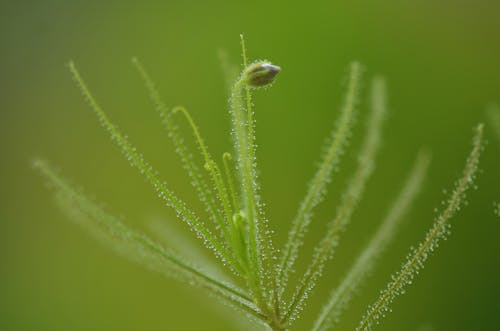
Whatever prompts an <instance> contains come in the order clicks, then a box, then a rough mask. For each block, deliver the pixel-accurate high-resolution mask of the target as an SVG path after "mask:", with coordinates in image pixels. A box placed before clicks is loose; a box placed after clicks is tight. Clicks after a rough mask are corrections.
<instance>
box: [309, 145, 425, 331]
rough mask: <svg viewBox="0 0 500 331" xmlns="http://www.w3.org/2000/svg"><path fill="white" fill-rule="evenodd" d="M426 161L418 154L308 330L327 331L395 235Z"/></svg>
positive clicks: (422, 179) (411, 201)
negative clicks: (396, 195) (373, 229)
mask: <svg viewBox="0 0 500 331" xmlns="http://www.w3.org/2000/svg"><path fill="white" fill-rule="evenodd" d="M429 161H430V157H429V155H428V154H427V153H422V152H421V153H419V155H418V157H417V160H416V161H415V164H414V166H413V169H412V171H411V172H410V174H409V176H408V178H407V179H406V182H405V184H404V186H403V188H402V190H401V192H400V193H399V196H398V197H397V199H396V201H395V202H394V203H393V205H392V208H391V209H390V210H389V212H388V213H387V215H386V217H385V218H384V220H383V222H382V224H381V225H380V227H379V229H378V230H377V232H376V233H375V235H374V236H373V238H372V239H371V240H370V242H369V243H368V245H367V246H366V247H365V248H364V249H363V251H362V253H361V255H360V256H359V257H358V259H357V260H356V262H355V263H354V265H353V266H352V267H351V269H350V270H349V272H348V273H347V275H346V276H345V277H344V278H343V280H342V282H341V283H340V285H339V286H338V287H337V288H336V289H335V290H334V291H332V294H331V295H330V298H329V299H328V302H327V304H326V305H325V306H324V307H323V310H322V311H321V314H320V315H319V316H318V318H317V319H316V321H315V323H314V326H313V328H312V331H326V330H329V329H330V328H331V327H332V326H333V324H334V323H336V322H337V320H338V318H339V317H340V315H341V313H342V312H343V311H344V310H345V309H346V308H347V306H348V304H349V301H350V300H351V297H352V295H353V293H354V292H355V291H356V290H357V289H358V287H359V285H360V284H361V283H362V282H363V280H364V279H365V278H366V277H367V276H368V275H369V274H370V272H371V271H372V270H373V268H374V266H375V264H376V262H377V260H378V259H379V257H380V255H381V254H382V252H383V251H384V250H385V248H386V247H387V245H388V244H389V243H390V241H391V240H392V239H393V237H394V235H395V234H396V230H397V228H398V226H399V225H400V223H401V221H402V219H403V216H404V215H405V214H406V213H407V212H408V210H409V209H410V206H411V204H412V203H413V201H414V200H415V198H416V196H417V194H418V193H419V192H420V189H421V186H422V183H423V181H424V177H425V174H426V172H427V168H428V165H429Z"/></svg>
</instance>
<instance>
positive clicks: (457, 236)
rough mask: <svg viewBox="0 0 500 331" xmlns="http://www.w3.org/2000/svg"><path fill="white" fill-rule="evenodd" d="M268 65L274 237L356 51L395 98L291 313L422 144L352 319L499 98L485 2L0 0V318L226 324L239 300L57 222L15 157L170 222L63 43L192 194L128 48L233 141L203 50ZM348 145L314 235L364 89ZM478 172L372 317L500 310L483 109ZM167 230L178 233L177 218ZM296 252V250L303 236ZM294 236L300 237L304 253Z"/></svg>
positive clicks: (337, 266) (303, 181) (333, 198)
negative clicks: (351, 198)
mask: <svg viewBox="0 0 500 331" xmlns="http://www.w3.org/2000/svg"><path fill="white" fill-rule="evenodd" d="M240 33H244V34H245V36H246V39H247V44H248V53H249V56H250V57H251V58H252V59H257V58H260V59H262V58H266V59H270V60H272V61H274V62H275V63H277V64H279V65H281V66H282V68H283V72H282V73H281V74H280V77H279V79H278V81H277V83H276V84H275V85H274V86H273V87H272V89H270V90H267V91H259V92H258V93H257V95H256V99H255V103H256V109H257V114H256V116H257V123H258V127H257V130H258V144H259V148H258V157H259V164H260V168H261V179H262V186H263V193H262V194H263V198H264V199H265V201H266V202H267V207H266V211H267V213H268V215H269V218H270V220H271V226H272V228H273V229H274V230H275V231H276V241H277V242H278V243H280V244H281V243H283V240H284V238H285V236H286V232H287V230H288V227H289V225H290V220H291V219H292V218H293V215H294V213H295V211H296V208H297V207H296V206H297V205H298V203H299V201H300V199H301V197H302V196H303V194H304V192H305V188H306V185H307V182H308V179H309V178H310V177H311V175H312V174H313V171H314V169H315V164H317V162H318V160H319V152H320V150H321V146H322V143H323V142H324V139H325V137H327V136H328V134H329V131H330V129H331V128H332V126H333V123H334V121H335V119H336V117H337V114H338V109H339V105H340V103H341V96H342V92H343V88H344V86H345V80H346V77H345V76H346V68H347V66H348V63H349V62H350V61H351V60H354V59H356V60H359V61H361V62H362V63H363V64H364V65H365V66H366V75H365V80H364V81H365V84H364V85H365V89H364V90H363V94H364V95H366V94H367V91H368V87H369V83H370V79H371V77H373V76H374V75H376V74H383V75H384V76H385V77H386V79H387V82H388V86H389V95H390V109H391V112H390V116H389V119H388V121H387V125H386V130H385V134H384V145H383V149H382V151H381V154H380V155H379V157H378V161H379V163H378V166H377V172H376V175H375V176H374V177H373V179H372V180H371V181H370V184H369V188H368V191H367V193H366V196H365V198H364V199H363V201H362V203H361V206H360V208H359V209H358V210H357V212H356V213H355V215H354V218H353V222H352V225H351V226H350V227H349V229H348V231H347V232H346V234H345V236H344V237H343V239H342V243H341V245H340V247H339V249H338V253H337V255H336V258H335V259H334V260H333V261H332V262H331V263H330V264H329V266H328V269H327V270H326V273H325V278H324V279H323V280H322V281H321V283H320V284H319V287H318V288H317V290H316V291H315V294H314V296H313V297H312V300H311V304H310V306H309V307H308V308H307V309H306V310H305V312H304V316H303V319H302V320H300V321H299V322H298V323H297V325H296V328H295V329H296V330H307V327H308V326H310V324H311V320H312V318H314V316H315V315H316V312H317V311H318V310H319V308H320V307H321V302H322V301H323V300H324V299H325V297H326V295H327V294H328V292H329V290H330V289H331V288H332V287H333V286H335V285H336V284H338V281H339V279H340V277H341V276H342V275H343V273H344V272H345V271H346V270H347V268H348V267H349V265H350V263H351V262H352V261H353V259H354V258H355V257H356V255H357V254H358V253H359V250H360V249H361V248H362V246H363V244H364V243H366V242H367V240H368V239H369V238H370V235H371V234H373V232H374V230H375V229H376V226H377V224H378V222H379V221H380V220H381V218H382V216H383V215H384V212H385V210H386V209H387V208H388V206H390V203H391V200H392V199H393V197H394V196H395V194H396V193H397V191H398V189H399V188H400V186H401V184H402V180H403V178H404V177H405V174H406V173H407V171H408V170H409V169H410V167H411V164H412V162H413V160H414V158H415V155H416V153H417V151H418V150H419V149H420V148H421V147H422V146H425V147H427V148H429V149H430V150H432V152H433V156H434V157H433V163H432V165H431V168H430V174H429V176H428V179H427V180H426V183H425V186H424V190H423V193H422V195H421V196H420V198H419V199H418V201H417V203H416V204H415V205H414V207H413V209H412V212H411V214H410V215H409V216H408V217H407V219H406V220H405V223H404V224H405V225H404V226H403V227H402V229H401V231H400V232H399V235H398V237H397V239H396V240H395V242H394V243H393V244H392V245H391V246H390V249H389V251H388V252H387V254H385V255H384V258H383V259H382V260H381V261H380V264H379V265H378V267H377V269H376V271H375V272H374V274H373V275H372V277H370V279H369V281H367V282H366V283H365V286H364V287H363V291H362V292H361V293H360V294H359V296H357V297H356V298H355V299H354V301H353V302H352V305H351V309H350V310H349V312H348V313H346V315H345V316H344V319H343V321H342V322H341V323H340V324H339V329H340V330H352V329H353V328H354V327H355V325H356V323H357V321H358V320H359V319H360V317H361V316H362V314H363V313H364V311H365V309H366V307H367V305H368V304H369V303H371V302H373V300H374V299H375V298H376V295H377V293H378V291H379V290H380V289H381V288H382V286H384V284H385V283H386V282H387V281H388V279H389V277H390V275H391V273H392V272H394V271H395V270H397V269H398V267H399V266H400V263H401V262H402V260H403V258H404V257H405V256H406V254H407V252H408V249H409V247H410V245H415V244H416V243H417V242H418V241H419V240H420V239H421V238H422V237H423V235H424V233H425V231H426V229H427V228H428V227H429V226H430V224H431V222H432V220H433V217H434V215H435V213H434V208H435V207H439V206H440V201H442V200H443V199H444V198H445V195H444V194H443V189H446V188H451V186H452V185H453V183H454V181H455V179H456V178H457V176H458V175H460V173H461V170H462V167H463V164H464V160H465V158H466V155H467V153H468V151H469V149H470V141H471V137H472V132H473V131H472V128H473V127H474V126H475V125H476V123H478V122H480V121H486V120H487V119H486V117H485V109H486V107H487V106H488V104H490V103H494V102H497V103H498V102H500V42H499V41H500V2H498V1H493V0H475V1H472V0H458V1H432V0H424V1H399V0H383V1H357V0H355V1H315V0H313V1H308V2H301V1H288V2H278V1H261V0H253V1H192V0H183V1H93V0H86V1H62V0H59V1H56V0H44V1H1V4H0V147H1V162H0V330H6V331H7V330H9V331H10V330H53V331H55V330H82V331H83V330H122V331H125V330H239V329H243V328H242V327H239V326H235V324H234V323H232V321H231V318H233V317H234V316H235V315H236V313H234V312H233V311H231V310H227V309H222V310H221V309H220V308H219V307H218V304H217V303H216V302H215V301H214V300H213V299H210V298H206V295H205V294H201V295H200V294H198V293H197V292H196V291H194V290H192V289H189V288H187V287H186V286H184V285H180V284H179V283H176V282H175V281H173V280H170V279H165V278H164V277H163V276H161V275H159V274H155V273H153V272H150V271H148V270H145V269H143V268H142V267H140V266H136V265H134V264H132V263H130V262H128V261H127V260H124V259H122V258H120V257H118V256H115V255H114V254H113V253H112V252H111V251H109V250H108V249H107V248H106V247H102V246H101V245H100V244H99V243H97V242H96V241H94V240H93V239H92V238H90V237H88V236H87V235H86V233H85V232H84V231H82V230H81V229H80V228H78V227H76V226H74V224H72V223H71V222H68V221H67V220H66V218H65V217H64V216H63V215H62V214H61V213H60V212H59V211H58V209H57V208H56V206H55V204H54V203H53V200H52V198H51V194H50V193H49V191H48V190H47V188H46V187H45V185H44V181H43V180H42V179H41V178H39V177H38V176H37V175H36V174H35V173H34V171H33V170H32V169H31V168H30V162H31V160H32V159H33V158H34V157H37V156H41V157H44V158H47V159H49V160H51V161H52V162H53V163H54V164H56V165H57V166H58V167H59V168H60V169H61V171H62V172H63V173H64V174H65V175H66V176H67V177H69V178H71V179H72V180H73V181H74V182H75V183H78V184H79V185H81V186H82V187H84V188H85V190H86V191H87V192H91V193H92V194H93V195H94V196H95V197H96V199H97V200H98V201H101V202H103V203H104V204H105V205H106V206H107V208H108V210H110V211H112V212H114V213H115V214H118V215H122V216H123V217H124V219H125V221H126V222H127V223H128V224H130V225H131V226H133V227H135V228H138V229H141V230H142V231H148V223H150V222H151V221H152V220H158V219H161V220H164V221H165V222H170V223H172V224H177V223H178V222H177V221H176V220H175V219H174V214H173V212H172V211H171V210H169V209H167V208H166V207H164V206H163V205H162V203H161V202H160V201H159V200H158V199H157V198H156V196H155V195H154V193H153V192H152V190H151V189H150V187H149V186H148V185H147V184H146V183H145V182H144V180H143V179H142V178H141V177H140V176H139V175H138V174H137V173H136V172H135V170H134V169H131V168H130V167H129V165H128V164H127V162H126V161H125V160H124V159H123V157H122V155H121V154H120V152H119V151H118V150H117V148H116V147H115V146H114V145H113V143H111V141H110V140H109V139H108V136H107V133H106V132H104V130H102V129H101V127H100V126H99V125H98V123H97V121H96V119H95V117H94V115H93V113H92V112H91V111H90V110H89V109H88V107H87V106H86V104H85V103H84V102H83V100H82V98H81V96H80V94H79V92H78V90H77V89H76V87H75V86H74V84H73V82H72V80H71V77H70V75H69V72H68V70H67V67H66V63H67V62H68V60H70V59H73V60H74V61H75V62H76V64H77V66H78V67H79V69H80V70H81V72H82V74H83V76H84V77H85V79H86V80H87V82H88V84H89V85H90V87H91V89H92V90H93V92H94V93H95V95H96V97H97V98H98V100H99V101H100V102H101V104H102V105H103V107H104V109H105V110H106V111H107V112H108V113H109V115H110V116H111V118H112V119H113V120H114V121H115V122H116V123H118V124H119V126H120V127H121V128H122V129H123V130H124V131H125V132H127V134H128V135H129V137H130V139H131V140H132V141H133V142H134V143H135V145H136V146H137V147H139V149H140V150H141V151H142V152H143V154H144V155H145V156H146V158H147V159H148V160H150V162H151V163H152V164H153V165H154V166H155V167H156V168H157V169H159V170H160V172H161V173H162V175H163V178H165V179H166V180H167V181H168V182H169V184H170V186H171V187H172V188H173V189H174V190H175V191H176V192H177V193H178V194H179V195H180V196H181V197H182V198H184V199H185V200H187V201H189V202H190V203H191V204H192V205H193V206H195V207H199V205H198V204H197V202H196V199H195V198H193V196H194V195H193V190H192V189H191V188H190V186H189V185H188V179H187V178H186V177H185V176H184V173H183V172H182V169H181V166H180V163H179V161H178V160H177V158H176V157H175V153H174V151H173V149H172V147H171V145H170V143H169V141H168V139H167V137H166V134H165V133H164V131H163V130H162V126H161V123H160V121H159V120H158V117H157V115H156V113H155V112H154V110H153V107H152V105H151V104H150V102H149V100H148V96H147V92H146V90H145V89H144V87H143V85H142V82H141V81H140V79H139V77H138V75H137V73H136V72H135V70H134V68H133V67H132V65H131V63H130V58H131V57H132V56H138V57H139V58H140V59H141V60H142V62H143V63H144V64H145V65H146V67H147V68H149V70H150V71H151V74H152V75H153V77H154V79H155V80H156V82H157V84H158V86H159V88H160V89H161V92H162V94H163V97H164V99H165V101H166V102H167V104H169V105H177V104H182V105H185V106H186V107H188V108H189V109H190V111H191V113H192V114H193V116H194V117H195V119H196V120H197V122H198V124H199V126H200V127H201V130H202V133H203V134H204V136H205V138H206V140H207V142H208V143H209V146H210V148H211V150H212V151H213V152H214V154H216V155H220V154H221V153H222V152H223V151H226V150H229V149H230V146H231V145H230V139H229V135H228V130H229V117H228V115H227V112H226V110H227V93H226V92H227V91H226V87H225V85H224V76H223V74H222V72H221V67H220V63H219V61H218V58H217V52H218V51H219V50H220V49H224V50H226V52H227V53H228V54H229V56H230V58H231V59H232V60H233V61H234V62H235V63H239V62H240V58H239V54H240V50H239V34H240ZM360 109H361V112H360V116H359V120H358V126H357V127H356V129H355V130H354V132H353V135H354V138H353V139H352V141H351V142H352V143H351V145H350V147H351V148H349V150H348V151H347V153H346V154H345V158H344V161H343V162H342V165H341V169H340V171H339V172H338V173H337V174H336V175H335V178H334V181H333V182H332V184H331V186H330V192H331V194H330V195H329V198H328V200H327V202H326V203H324V204H323V205H322V206H321V207H320V208H319V209H318V212H317V217H316V221H315V222H314V224H313V226H312V228H311V231H310V233H309V235H308V237H307V241H306V244H307V245H308V246H309V247H311V246H312V245H313V244H314V243H315V242H317V240H318V239H319V238H320V235H321V233H322V232H323V229H324V222H325V221H326V220H328V218H329V217H331V216H332V215H333V214H334V212H335V205H336V203H337V202H338V200H339V197H340V195H341V191H342V188H343V187H344V186H345V185H344V184H345V182H346V180H347V178H348V175H349V170H350V169H351V168H352V166H353V164H354V163H355V160H356V157H355V155H356V149H357V147H358V143H359V140H360V139H359V138H360V136H361V133H362V130H361V129H362V128H363V125H362V124H363V120H364V118H365V116H364V113H366V102H362V103H361V105H360ZM486 135H487V138H488V143H487V144H486V149H485V152H484V154H483V157H482V160H481V170H482V171H481V175H480V176H479V179H478V182H477V184H478V189H477V190H476V191H473V192H470V194H469V197H468V202H469V204H468V206H467V207H466V208H464V209H463V211H462V212H461V213H460V214H459V216H458V217H456V218H455V219H454V220H453V233H452V235H451V237H450V238H449V240H447V241H446V242H445V243H444V244H443V245H442V246H441V247H440V249H439V251H438V252H437V254H435V255H434V256H433V257H432V258H431V259H430V260H429V261H428V264H427V266H426V267H425V269H424V270H423V272H422V273H421V275H420V277H419V279H418V281H417V282H416V283H415V284H414V285H413V286H411V287H410V288H409V290H408V293H407V294H406V295H405V296H403V297H401V298H398V299H397V301H396V303H395V305H394V312H393V313H391V314H390V315H389V316H388V318H386V319H384V320H383V322H382V323H383V324H382V325H381V327H380V329H384V330H386V331H390V330H417V329H418V328H419V327H422V326H424V325H431V326H432V327H433V330H436V331H444V330H454V331H458V330H483V331H486V330H491V331H493V330H498V326H499V325H500V315H499V314H498V311H499V309H500V303H499V301H498V298H499V297H500V284H499V282H500V281H499V280H500V257H499V256H500V255H499V253H500V241H499V238H500V218H499V217H498V216H495V215H494V213H493V201H499V200H500V185H499V184H500V171H499V169H500V144H499V141H498V140H496V139H495V138H494V137H493V132H492V131H491V130H490V129H489V127H487V130H486ZM176 231H181V232H184V233H185V234H187V235H189V233H188V232H187V231H186V229H185V228H184V227H183V226H182V225H179V226H177V228H176ZM306 253H307V252H306ZM306 261H307V254H304V255H303V256H302V260H301V264H302V266H303V265H305V262H306Z"/></svg>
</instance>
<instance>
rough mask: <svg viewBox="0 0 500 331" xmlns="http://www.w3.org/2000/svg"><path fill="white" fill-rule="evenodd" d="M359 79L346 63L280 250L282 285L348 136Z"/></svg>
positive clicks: (356, 65) (356, 66) (354, 65)
mask: <svg viewBox="0 0 500 331" xmlns="http://www.w3.org/2000/svg"><path fill="white" fill-rule="evenodd" d="M360 79H361V65H360V64H359V63H356V62H354V63H352V64H351V67H350V73H349V82H348V85H347V93H346V96H345V101H344V104H343V107H342V108H341V111H340V118H339V119H338V121H337V124H336V128H335V130H334V131H333V134H332V138H331V141H330V143H329V144H328V147H327V149H326V153H325V154H324V156H323V160H322V162H321V164H320V166H319V168H318V170H317V172H316V174H315V175H314V177H313V179H312V181H311V183H310V185H309V190H308V191H307V194H306V196H305V197H304V199H303V200H302V202H301V204H300V207H299V210H298V212H297V215H296V217H295V219H294V221H293V224H292V228H291V230H290V233H289V235H288V240H287V243H286V245H285V248H284V250H283V254H282V257H281V264H280V277H279V278H280V282H281V286H282V287H285V286H286V283H287V280H288V276H289V274H290V272H291V271H292V269H293V265H294V263H295V260H296V258H297V255H298V251H299V248H300V246H301V245H302V238H303V236H304V233H305V232H306V230H307V227H308V225H309V223H310V221H311V217H312V211H313V209H314V207H316V206H317V205H318V204H319V203H320V202H321V201H322V200H323V197H324V195H325V194H326V190H327V189H326V187H327V184H328V183H329V182H330V177H331V173H332V171H333V170H334V168H335V166H336V165H337V164H338V163H339V160H340V156H341V155H342V152H343V148H344V146H345V145H346V142H347V140H348V136H349V132H350V130H351V126H352V124H353V117H354V113H355V110H356V105H357V103H358V95H359V85H360Z"/></svg>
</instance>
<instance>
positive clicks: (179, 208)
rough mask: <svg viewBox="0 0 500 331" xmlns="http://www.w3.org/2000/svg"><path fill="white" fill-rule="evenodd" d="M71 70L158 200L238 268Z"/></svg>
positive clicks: (77, 74)
mask: <svg viewBox="0 0 500 331" xmlns="http://www.w3.org/2000/svg"><path fill="white" fill-rule="evenodd" d="M69 68H70V71H71V73H72V74H73V77H74V79H75V81H76V83H77V84H78V87H79V88H80V90H81V92H82V94H83V96H84V98H85V99H86V100H87V102H88V103H89V105H90V107H91V108H92V109H93V110H94V112H95V113H96V115H97V117H98V119H99V121H100V122H101V124H102V126H103V127H105V128H106V129H107V130H108V131H109V133H110V135H111V138H112V139H113V140H114V141H115V142H116V144H117V145H118V147H120V149H121V151H122V153H123V154H124V155H125V156H126V158H127V159H128V160H129V162H130V163H131V165H132V166H134V167H136V168H137V169H138V170H139V171H140V173H141V174H142V175H144V177H146V179H147V180H148V182H149V183H150V184H151V185H152V186H153V188H154V189H155V191H156V192H157V193H158V195H159V197H160V198H161V199H162V200H164V201H165V202H166V204H167V205H168V206H169V207H171V208H172V209H174V210H175V211H176V213H177V214H178V215H179V217H180V218H181V219H182V220H183V221H184V222H185V223H186V224H187V225H188V226H189V227H190V228H191V229H192V230H193V231H194V232H195V233H196V234H197V235H198V236H199V237H200V238H202V239H203V241H204V243H205V245H206V246H207V247H208V248H209V249H211V250H212V251H213V252H214V253H215V255H216V256H217V257H218V258H220V259H221V260H222V261H223V262H224V263H228V264H231V265H232V266H234V265H235V263H234V260H233V258H232V256H231V255H230V254H228V252H227V250H226V248H225V247H224V246H223V245H221V244H220V243H219V240H217V238H216V236H214V235H213V234H212V232H211V231H210V230H209V229H208V228H207V227H206V226H205V225H204V224H203V223H202V222H201V221H200V220H199V218H198V217H197V216H196V215H195V214H194V212H193V211H191V210H190V209H189V208H188V207H187V206H186V205H185V204H184V202H183V201H181V200H180V199H179V198H178V197H177V196H176V195H175V194H174V193H172V192H171V191H170V190H169V189H168V188H167V186H166V184H165V183H164V182H162V181H161V180H160V179H159V178H158V177H157V175H156V172H155V171H154V170H153V168H152V167H151V166H150V165H149V164H148V163H147V162H146V161H145V160H144V158H143V157H142V155H140V154H139V153H137V151H136V149H135V147H133V146H132V145H131V144H130V143H129V142H128V140H127V139H126V138H125V136H124V135H122V134H121V132H120V131H119V130H118V129H117V128H116V126H115V125H114V124H113V123H111V121H110V120H109V119H108V117H107V115H106V114H105V113H104V111H103V110H102V109H101V107H100V106H99V104H98V103H97V101H96V100H95V98H94V96H93V95H92V94H91V93H90V90H89V89H88V87H87V85H86V84H85V82H84V81H83V79H82V77H81V76H80V73H79V72H78V70H77V69H76V67H75V65H74V63H73V62H70V63H69Z"/></svg>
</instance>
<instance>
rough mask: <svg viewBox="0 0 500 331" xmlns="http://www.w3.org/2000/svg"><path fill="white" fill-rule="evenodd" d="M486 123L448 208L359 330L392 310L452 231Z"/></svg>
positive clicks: (367, 329)
mask: <svg viewBox="0 0 500 331" xmlns="http://www.w3.org/2000/svg"><path fill="white" fill-rule="evenodd" d="M482 138H483V125H482V124H480V125H478V127H477V129H476V134H475V136H474V140H473V147H472V151H471V153H470V155H469V158H468V159H467V162H466V165H465V169H464V172H463V175H462V177H461V178H460V179H459V180H458V182H457V184H456V187H455V190H454V191H453V192H452V194H451V196H450V198H449V200H448V201H447V205H446V208H445V209H444V210H443V212H442V213H441V214H440V215H439V216H438V217H437V218H436V219H435V221H434V224H433V225H432V227H431V228H430V230H429V231H428V232H427V234H426V236H425V238H424V240H423V241H422V242H421V243H420V244H419V245H418V246H417V248H416V249H412V250H411V252H410V254H409V255H408V259H407V261H406V263H405V264H404V265H403V267H402V269H401V270H400V271H399V272H397V273H396V274H395V275H393V276H392V277H391V281H390V282H389V284H388V285H387V287H386V289H384V290H383V291H382V292H381V293H380V296H379V297H378V299H377V300H376V301H375V303H374V304H373V305H371V306H370V307H369V308H368V311H367V312H366V314H365V316H364V317H363V318H362V319H361V322H360V323H359V325H358V327H357V328H356V330H357V331H371V330H372V329H373V326H374V325H375V324H376V323H378V322H379V319H380V318H382V317H384V316H385V315H386V314H387V313H388V312H390V309H391V308H390V306H391V304H392V302H393V301H394V299H395V298H396V297H398V296H400V295H402V294H403V293H404V292H405V288H406V287H407V286H408V285H410V284H411V283H412V282H413V280H414V278H415V276H416V275H417V274H418V273H419V271H420V270H421V269H422V268H423V267H424V264H425V262H426V260H427V258H428V257H429V255H430V254H431V253H432V252H433V251H434V250H435V249H436V248H437V247H438V246H439V243H440V242H441V240H443V239H445V238H446V236H447V235H448V233H449V231H450V224H449V220H450V219H451V218H452V217H453V216H455V214H456V213H457V212H458V211H459V210H460V208H461V206H462V204H463V203H464V200H465V193H466V191H467V190H468V189H469V188H470V187H471V186H472V184H473V182H474V179H475V176H476V173H477V168H478V163H479V156H480V154H481V149H482Z"/></svg>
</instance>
